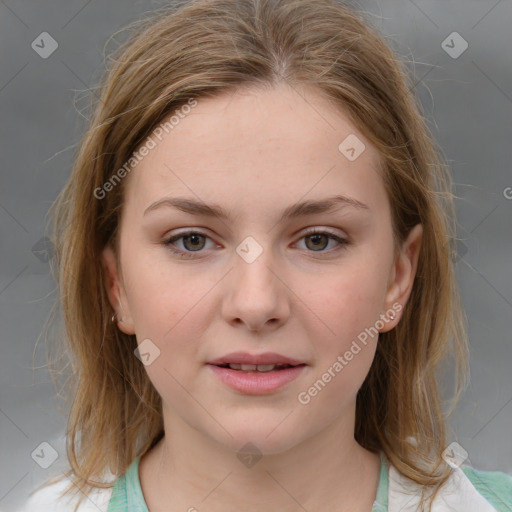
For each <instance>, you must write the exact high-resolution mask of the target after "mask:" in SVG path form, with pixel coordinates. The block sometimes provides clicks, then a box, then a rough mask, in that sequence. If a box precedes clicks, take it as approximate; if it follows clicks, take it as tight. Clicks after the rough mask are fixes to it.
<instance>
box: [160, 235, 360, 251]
mask: <svg viewBox="0 0 512 512" xmlns="http://www.w3.org/2000/svg"><path fill="white" fill-rule="evenodd" d="M317 234H318V235H328V237H329V240H335V241H336V242H338V244H339V246H338V247H337V248H335V249H331V250H329V251H325V250H324V251H308V252H311V253H315V252H318V253H326V252H327V253H330V252H335V251H338V250H342V249H344V248H345V247H346V246H348V245H350V242H349V241H348V240H346V239H345V238H341V237H339V236H337V235H335V234H334V233H331V232H330V231H326V230H319V229H310V230H309V231H307V232H306V233H304V235H302V236H301V238H300V239H299V240H302V239H303V238H307V237H308V236H312V235H317ZM190 235H200V236H203V237H205V238H210V237H209V236H207V235H206V233H202V232H201V231H195V230H191V231H184V232H182V233H179V234H177V235H174V236H172V237H170V238H168V239H167V240H166V241H164V245H165V247H166V248H167V249H168V250H169V251H171V252H172V253H174V254H177V255H178V256H179V257H180V258H194V257H195V256H194V253H196V252H197V253H200V252H202V250H199V251H182V250H181V249H176V248H175V247H174V246H173V243H174V242H176V241H177V240H179V239H180V238H186V237H187V236H190Z"/></svg>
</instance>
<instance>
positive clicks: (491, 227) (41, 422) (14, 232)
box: [0, 0, 512, 512]
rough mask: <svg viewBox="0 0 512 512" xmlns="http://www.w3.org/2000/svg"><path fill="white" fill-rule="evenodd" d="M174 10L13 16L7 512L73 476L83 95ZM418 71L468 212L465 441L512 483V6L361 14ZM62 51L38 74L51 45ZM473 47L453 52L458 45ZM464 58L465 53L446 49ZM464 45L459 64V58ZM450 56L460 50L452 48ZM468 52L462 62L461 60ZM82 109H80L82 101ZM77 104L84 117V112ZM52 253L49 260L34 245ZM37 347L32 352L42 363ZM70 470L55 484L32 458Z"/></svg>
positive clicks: (480, 1) (19, 4) (52, 10)
mask: <svg viewBox="0 0 512 512" xmlns="http://www.w3.org/2000/svg"><path fill="white" fill-rule="evenodd" d="M163 4H164V2H157V1H149V0H146V1H136V2H121V1H120V0H109V1H108V2H100V1H99V0H89V1H83V0H58V1H57V0H49V1H45V2H41V1H36V0H32V1H26V0H18V1H14V0H5V1H0V40H1V46H0V48H1V57H0V58H1V68H0V70H1V72H0V108H1V114H0V116H1V117H0V119H1V123H0V129H1V138H0V140H1V149H2V158H1V166H2V167H1V169H2V172H1V180H2V181H1V188H0V227H1V236H0V262H1V268H0V305H1V309H0V315H1V319H0V321H1V332H0V335H1V341H0V350H1V357H0V368H1V373H0V433H1V438H0V443H1V444H0V460H1V467H0V510H1V511H4V512H5V511H11V510H14V509H15V507H16V505H17V504H18V503H19V502H21V501H23V500H24V499H25V497H26V494H27V492H28V490H29V489H32V488H33V487H34V486H35V485H36V484H38V483H39V482H41V481H42V480H45V479H46V478H48V477H49V476H50V475H53V474H54V473H56V472H57V471H58V470H59V469H60V468H62V467H63V464H64V460H65V450H64V445H63V437H62V436H63V434H64V432H65V429H66V418H65V416H63V415H62V414H61V413H60V412H59V411H58V410H57V408H56V404H57V401H56V398H55V393H54V390H53V388H52V385H51V381H50V377H49V374H48V372H47V370H46V369H45V368H44V366H43V365H44V361H45V360H44V343H43V341H42V340H41V341H40V342H39V343H38V344H37V346H36V340H37V338H38V336H39V335H40V333H41V331H42V328H43V324H44V322H45V319H46V317H47V315H48V313H49V312H50V308H51V306H52V304H53V301H54V298H55V286H54V283H53V281H52V278H51V277H50V275H49V265H48V262H47V261H45V260H46V259H47V258H48V257H49V256H51V248H50V249H49V253H48V254H47V255H46V256H45V252H44V243H42V242H41V239H42V237H43V235H44V229H45V215H46V213H47V211H48V208H49V206H50V204H51V203H52V201H53V200H54V199H55V197H56V195H57V193H58V191H59V190H60V189H61V188H62V186H63V184H64V183H65V181H66V179H67V177H68V175H69V173H70V168H71V164H72V158H73V152H74V150H75V147H76V143H77V141H78V140H79V137H80V134H81V133H82V130H83V119H82V118H81V116H80V114H79V112H78V111H79V110H81V109H83V108H84V107H85V106H86V105H87V101H86V100H83V96H84V95H83V94H78V99H77V91H78V92H80V91H82V92H83V91H86V90H87V89H88V88H89V87H91V86H93V85H94V84H95V82H96V80H97V79H98V77H99V76H100V73H101V70H102V62H103V57H102V52H103V46H104V44H105V42H106V40H107V38H108V37H109V36H110V35H112V34H113V33H114V32H115V31H116V30H118V29H120V28H121V27H123V26H124V25H126V24H127V23H129V22H131V21H133V20H135V19H137V18H138V17H139V16H140V15H141V14H142V13H144V12H146V11H150V10H152V9H154V8H156V7H159V6H161V5H163ZM357 5H359V6H361V7H362V8H364V9H365V10H368V11H370V12H371V13H373V14H374V15H375V17H373V16H372V19H373V21H374V23H375V25H376V26H377V27H378V28H380V29H381V30H382V32H383V33H384V34H386V35H388V36H390V38H391V41H392V45H393V47H394V48H395V49H396V50H397V51H399V52H400V53H401V54H402V55H404V56H405V58H406V59H408V60H409V61H410V64H409V67H410V69H411V71H413V72H414V74H415V76H416V80H415V82H416V83H417V85H416V89H417V91H418V94H419V96H420V98H421V101H422V103H423V105H424V108H425V112H426V115H427V117H428V121H429V125H430V127H431V129H432V130H433V133H434V136H435V137H436V138H437V140H438V141H439V142H440V144H441V145H442V147H443V148H444V152H445V155H446V157H447V158H448V160H449V162H450V164H451V167H452V171H453V176H454V181H455V183H456V193H457V195H458V196H459V199H458V201H457V205H458V221H459V225H460V238H461V242H460V244H459V254H458V262H457V272H458V278H459V283H460V286H461V289H462V294H463V299H464V304H465V307H466V310H467V315H468V321H469V334H470V343H471V349H472V358H471V384H470V386H469V388H468V390H467V391H466V393H465V395H464V397H463V399H462V401H461V402H460V404H459V407H458V408H457V410H456V413H455V414H454V415H453V417H452V418H451V425H452V427H453V435H451V437H450V439H451V440H453V439H457V441H458V442H459V443H460V444H461V445H462V446H463V447H464V449H465V450H466V451H467V452H468V455H469V457H468V460H467V461H466V463H469V464H471V465H473V466H475V467H478V468H481V469H498V470H502V471H506V472H509V473H512V439H511V435H512V434H511V432H512V429H511V423H512V421H511V420H512V379H511V371H510V368H509V366H510V363H511V361H512V344H511V343H510V341H511V327H510V318H511V313H512V286H511V284H512V275H511V270H510V268H511V267H510V262H511V254H512V241H511V240H512V236H511V235H512V229H511V227H512V222H511V219H512V189H510V188H508V187H512V172H511V162H512V137H511V131H512V130H511V119H512V72H511V69H512V31H511V30H510V27H511V25H512V4H511V2H510V1H509V0H501V1H497V0H452V1H448V0H414V1H413V0H381V1H376V0H368V1H365V0H361V1H359V3H358V4H357ZM45 31H46V32H48V33H50V34H51V36H52V37H53V38H54V39H55V40H56V41H57V42H58V48H57V50H56V51H55V52H54V53H53V54H52V55H51V56H49V57H48V58H47V59H43V58H41V57H40V56H39V55H38V54H37V53H36V51H34V50H33V49H32V47H31V43H32V42H33V41H34V40H36V38H37V37H38V36H39V34H41V33H42V32H45ZM454 31H456V32H458V33H459V34H460V35H461V36H462V37H463V38H464V39H465V40H466V41H467V42H468V44H469V47H468V49H467V50H466V51H465V52H464V53H463V54H462V55H460V56H459V57H458V58H452V57H451V56H449V55H448V54H447V53H446V52H445V50H444V49H443V48H442V46H441V44H442V42H443V41H444V40H445V39H446V38H447V37H448V35H449V34H451V33H452V32H454ZM449 44H450V45H452V43H451V42H450V43H449ZM454 44H455V49H457V48H458V47H457V45H458V44H459V43H458V42H457V43H454ZM452 46H453V45H452ZM459 47H460V46H459ZM80 98H82V99H80ZM75 101H76V105H74V102H75ZM38 242H39V245H41V244H42V246H43V247H42V249H43V251H42V252H41V251H38V250H37V249H38V247H36V248H34V247H35V246H36V244H38ZM34 347H35V349H34ZM44 441H46V442H49V443H50V444H51V445H52V446H53V447H54V448H55V450H56V451H57V452H58V454H59V458H58V459H57V461H56V462H55V463H54V464H53V465H52V466H50V468H49V469H42V468H41V467H40V466H39V465H38V464H36V462H35V461H34V460H33V459H32V457H31V453H33V452H34V450H35V449H36V448H37V447H38V446H39V445H40V443H41V442H44Z"/></svg>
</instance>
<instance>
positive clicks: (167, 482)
mask: <svg viewBox="0 0 512 512" xmlns="http://www.w3.org/2000/svg"><path fill="white" fill-rule="evenodd" d="M176 419H177V418H173V420H172V422H169V425H172V426H173V428H172V429H170V428H166V435H165V436H164V437H163V438H162V439H161V440H160V442H159V443H158V444H157V445H156V446H155V447H154V448H153V449H152V450H151V451H150V452H149V453H148V454H146V455H145V456H144V457H143V458H142V459H141V462H140V467H139V474H140V479H141V486H142V490H143V493H144V496H145V499H146V503H147V504H148V507H149V509H150V510H171V511H174V510H190V511H194V510H195V509H197V510H198V511H201V510H206V509H207V510H208V511H211V512H220V511H225V510H226V509H228V510H229V509H235V507H237V508H238V509H240V510H249V511H251V512H266V511H268V510H269V509H270V510H272V509H275V510H282V511H286V512H299V511H300V512H303V511H304V510H325V511H329V510H333V511H334V510H336V511H340V510H350V511H354V512H355V511H357V512H359V511H361V512H370V511H371V509H372V504H373V501H374V499H375V494H376V491H377V485H378V478H379V465H380V459H379V455H378V454H375V453H372V452H369V451H367V450H365V449H364V448H362V447H361V446H360V445H359V444H358V443H356V441H355V440H354V437H353V428H352V430H351V431H350V429H347V428H343V425H339V424H336V423H333V424H331V425H329V426H328V427H327V429H325V430H324V431H322V432H320V433H318V434H317V435H315V436H312V437H310V438H309V439H307V440H305V441H303V442H302V443H300V444H299V445H295V446H293V447H292V448H290V449H288V450H285V451H282V452H280V453H274V454H268V455H263V456H260V455H256V456H255V458H252V459H250V458H244V459H243V460H242V461H241V460H240V458H239V457H237V453H236V452H234V451H233V450H232V449H229V448H226V447H225V446H223V445H221V444H219V443H218V442H216V441H214V440H212V439H211V438H209V437H206V436H204V434H203V433H201V432H198V431H197V430H195V429H192V428H190V427H189V426H188V425H185V424H183V423H180V422H179V421H176ZM164 422H165V420H164ZM166 427H167V425H166ZM253 457H254V456H253ZM260 457H261V458H260ZM170 504H172V507H173V508H172V509H169V506H170Z"/></svg>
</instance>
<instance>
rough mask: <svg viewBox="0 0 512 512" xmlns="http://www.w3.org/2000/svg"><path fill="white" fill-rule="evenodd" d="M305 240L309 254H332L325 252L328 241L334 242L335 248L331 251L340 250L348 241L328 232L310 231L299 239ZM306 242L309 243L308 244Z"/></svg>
mask: <svg viewBox="0 0 512 512" xmlns="http://www.w3.org/2000/svg"><path fill="white" fill-rule="evenodd" d="M303 239H304V240H306V243H305V245H306V247H307V248H308V249H311V252H332V251H325V250H324V249H325V248H326V247H327V246H328V244H329V242H330V241H334V242H336V244H337V246H336V247H335V248H334V249H333V250H338V249H342V248H343V246H346V245H348V243H349V242H348V240H346V239H344V238H341V237H339V236H337V235H335V234H334V233H331V232H330V231H325V230H320V229H311V230H309V231H307V233H306V234H305V235H304V236H303V237H302V238H301V240H303ZM308 241H309V242H310V243H308Z"/></svg>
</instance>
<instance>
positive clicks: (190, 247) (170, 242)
mask: <svg viewBox="0 0 512 512" xmlns="http://www.w3.org/2000/svg"><path fill="white" fill-rule="evenodd" d="M180 239H182V243H183V247H184V249H181V248H180V249H177V248H176V247H175V245H174V244H175V242H177V241H178V240H180ZM206 239H208V240H210V238H209V237H208V236H206V235H205V234H204V233H201V232H200V231H185V232H182V233H180V234H178V235H174V236H172V237H171V238H168V239H167V240H166V241H165V242H164V245H165V246H166V247H167V248H168V249H169V250H170V251H171V252H173V253H175V254H178V255H179V256H180V257H182V258H190V257H193V256H194V255H193V254H191V253H194V252H200V251H201V249H203V248H204V247H205V241H206Z"/></svg>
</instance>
